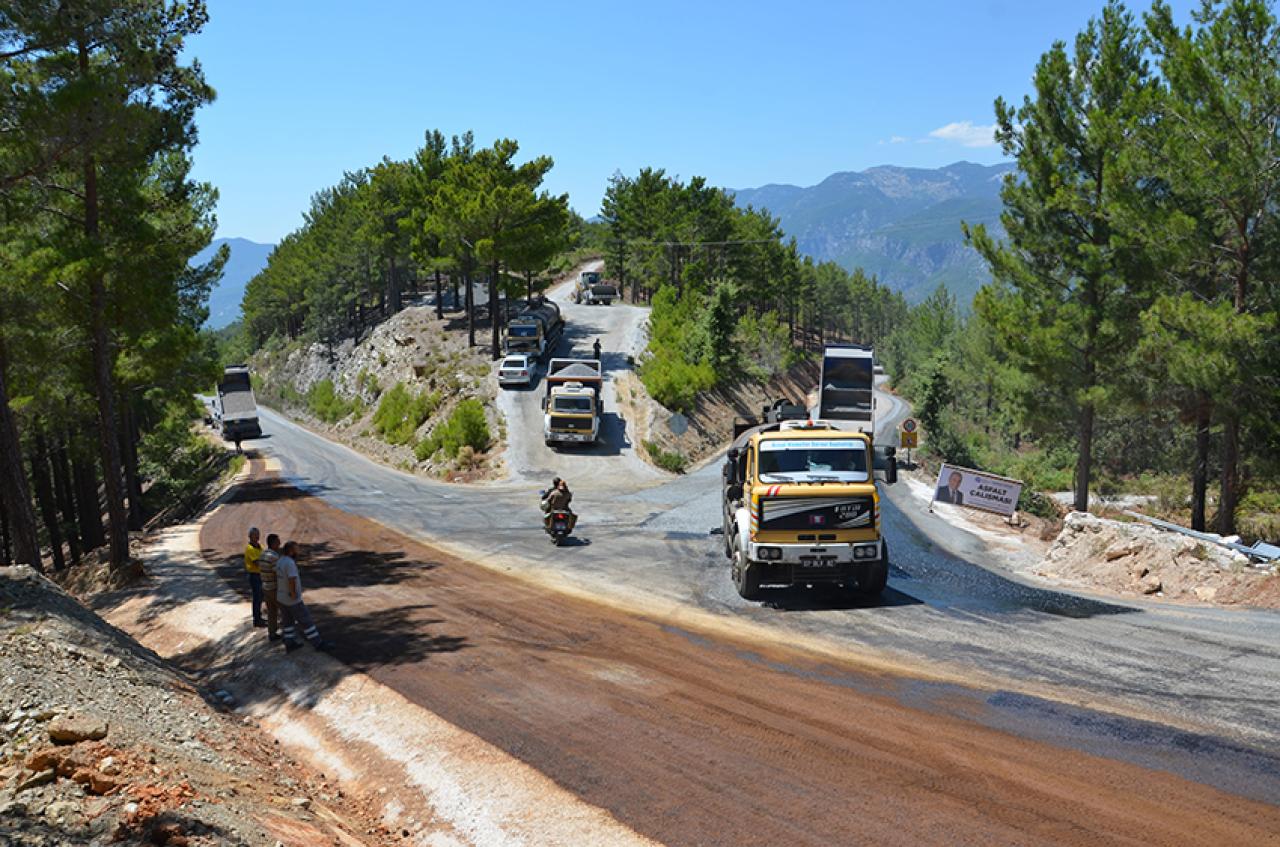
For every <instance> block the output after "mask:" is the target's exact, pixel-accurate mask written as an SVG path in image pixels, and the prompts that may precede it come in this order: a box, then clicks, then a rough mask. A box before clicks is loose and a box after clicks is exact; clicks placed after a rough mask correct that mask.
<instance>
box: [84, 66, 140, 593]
mask: <svg viewBox="0 0 1280 847" xmlns="http://www.w3.org/2000/svg"><path fill="white" fill-rule="evenodd" d="M78 52H79V56H78V58H79V66H80V67H79V69H80V77H81V79H85V78H87V77H88V76H89V50H88V47H87V46H86V44H85V42H84V41H81V42H80V44H79V51H78ZM84 234H85V236H87V238H88V240H89V243H90V244H92V245H94V246H95V247H100V244H99V242H100V240H101V233H100V228H99V208H98V165H97V161H96V160H95V159H94V156H93V154H92V152H90V153H89V155H87V156H85V159H84ZM100 261H101V253H100V251H99V254H98V255H96V256H94V259H93V264H92V265H91V266H90V268H89V300H90V318H89V320H90V330H91V332H90V343H91V346H92V348H93V383H94V389H95V391H96V392H97V395H98V447H99V449H100V450H101V451H102V473H103V476H104V480H105V482H104V485H103V488H104V490H105V491H106V495H107V532H108V536H109V540H110V542H111V567H113V568H120V567H124V566H125V565H126V564H128V562H129V532H128V516H127V514H126V513H125V506H124V490H123V487H122V485H121V482H122V480H123V471H122V469H121V462H120V445H119V443H118V442H117V439H116V437H115V436H116V409H115V390H114V387H113V384H112V371H113V370H114V369H115V356H114V354H113V353H112V351H111V340H110V338H109V336H108V333H107V314H108V304H107V283H106V278H105V276H104V274H103V270H102V268H101V267H100V266H98V264H97V263H98V262H100Z"/></svg>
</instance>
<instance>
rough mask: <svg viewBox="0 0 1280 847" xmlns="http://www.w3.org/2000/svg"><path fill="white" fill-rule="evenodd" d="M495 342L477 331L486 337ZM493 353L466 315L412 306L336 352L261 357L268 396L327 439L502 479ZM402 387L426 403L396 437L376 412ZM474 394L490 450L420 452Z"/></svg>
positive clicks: (298, 350) (321, 349)
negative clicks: (383, 428) (474, 342)
mask: <svg viewBox="0 0 1280 847" xmlns="http://www.w3.org/2000/svg"><path fill="white" fill-rule="evenodd" d="M485 338H487V336H485V335H483V334H482V333H480V332H479V329H477V339H478V340H484V339H485ZM488 350H489V348H488V347H487V346H484V345H482V346H479V347H468V345H467V328H466V318H465V316H463V315H461V313H455V314H452V315H449V314H446V316H445V318H444V319H443V320H441V319H437V318H436V314H435V308H434V307H433V306H410V307H408V308H406V309H404V310H402V311H401V312H399V313H398V314H396V315H394V316H393V317H391V318H389V319H388V320H386V321H384V322H383V323H381V324H379V325H378V326H377V327H376V328H375V329H374V330H373V331H372V332H370V333H369V335H368V336H366V337H365V338H363V339H361V340H360V341H359V342H356V341H354V340H352V339H347V340H345V341H343V342H342V343H341V344H339V345H337V346H336V347H335V348H334V349H333V350H332V351H330V350H329V348H327V347H326V346H324V345H322V344H311V345H307V346H303V347H292V348H286V349H285V350H283V351H277V352H270V351H264V352H261V353H259V354H258V355H257V356H256V357H255V358H254V361H253V368H254V372H255V374H256V375H257V377H258V379H259V380H260V386H259V388H258V389H257V391H258V395H259V400H260V401H262V402H263V403H265V404H266V405H268V406H270V407H272V408H274V409H277V410H279V411H281V412H283V413H285V414H287V415H288V416H289V417H291V418H294V419H296V420H298V421H300V422H302V423H304V424H306V425H307V426H308V427H310V428H311V429H314V430H316V431H318V432H321V433H323V434H324V435H325V437H327V438H330V439H332V440H334V441H338V442H341V443H343V444H346V445H347V446H349V447H352V448H354V449H356V450H358V451H360V452H362V453H364V454H366V455H368V456H370V457H372V458H374V459H377V460H378V461H380V462H383V463H384V464H388V465H391V466H393V467H396V468H399V469H401V470H406V471H410V472H417V473H422V474H424V475H427V476H433V477H445V478H455V477H462V478H467V479H481V478H487V477H490V476H494V475H496V472H497V468H496V464H497V462H496V459H495V457H496V456H498V455H500V453H501V445H502V442H503V440H504V438H505V427H504V425H503V423H502V420H501V416H500V415H498V414H497V412H496V410H495V409H494V406H493V400H494V396H495V394H496V388H497V387H496V384H495V382H494V378H493V370H494V365H493V362H492V361H491V360H490V358H489V354H488ZM397 386H402V387H403V390H404V391H405V392H407V394H408V395H409V398H411V399H413V400H417V401H418V402H420V403H421V406H420V411H418V412H411V413H410V414H412V415H413V422H412V423H411V424H410V425H409V427H408V429H407V430H406V431H404V432H402V433H400V434H399V435H398V436H396V435H393V436H388V435H387V434H386V433H382V432H379V431H378V428H377V426H376V425H375V420H374V415H375V413H376V412H377V410H378V407H379V405H380V403H381V402H382V400H383V397H384V395H386V394H387V393H388V392H390V391H393V390H395V389H396V387H397ZM330 398H332V399H330ZM468 398H476V399H478V400H479V401H480V402H481V403H482V404H483V405H484V407H485V415H486V419H487V422H488V425H489V433H490V435H491V437H492V438H491V446H490V448H489V449H488V450H486V451H483V452H481V453H478V454H472V453H470V452H468V453H466V454H465V455H464V456H461V457H457V458H455V457H448V456H444V455H443V454H440V455H436V456H427V457H423V458H421V459H420V458H419V457H418V456H417V455H415V452H414V448H415V446H416V445H417V444H418V443H419V441H421V440H422V439H423V438H425V437H426V436H427V435H428V434H429V433H431V432H432V431H433V430H434V429H435V428H436V427H437V426H439V425H441V424H442V423H443V422H444V421H446V420H448V418H449V415H450V414H451V413H452V412H453V410H454V409H456V408H457V405H458V403H460V402H462V401H463V400H466V399H468ZM423 413H425V415H424V414H423ZM419 417H421V420H419ZM397 442H398V443H397Z"/></svg>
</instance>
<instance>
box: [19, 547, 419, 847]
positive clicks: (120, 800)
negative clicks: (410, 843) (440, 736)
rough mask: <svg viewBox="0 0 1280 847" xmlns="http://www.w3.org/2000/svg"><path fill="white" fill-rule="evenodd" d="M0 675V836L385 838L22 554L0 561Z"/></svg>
mask: <svg viewBox="0 0 1280 847" xmlns="http://www.w3.org/2000/svg"><path fill="white" fill-rule="evenodd" d="M0 681H2V682H3V684H0V726H2V728H3V731H2V732H0V843H3V844H5V845H13V847H55V846H56V847H63V845H72V844H76V845H88V844H94V845H106V844H123V845H144V844H145V845H157V844H162V845H170V847H181V845H189V847H197V845H220V847H221V845H255V847H256V845H276V844H286V845H298V847H302V845H306V847H313V845H329V844H344V845H348V847H351V846H352V845H361V844H365V845H373V844H377V845H382V844H391V843H398V842H396V841H393V840H392V839H390V838H382V837H379V836H378V835H377V832H378V830H377V829H376V819H375V818H374V817H373V816H372V815H371V814H370V813H369V812H368V811H367V810H364V809H363V808H359V807H357V805H356V804H354V803H353V802H352V801H351V800H349V799H345V798H343V797H341V796H340V795H341V792H340V791H338V790H337V789H336V788H334V787H333V786H332V785H331V784H330V783H328V782H327V781H326V780H325V779H324V778H323V776H322V775H320V774H318V773H315V772H313V771H310V770H308V769H307V768H305V767H302V766H301V765H299V764H298V763H296V762H295V761H293V760H291V759H290V758H289V757H288V756H286V755H283V754H282V753H281V752H280V748H279V747H278V746H277V745H276V743H275V741H274V740H273V739H272V738H271V737H270V736H269V735H267V734H266V733H265V732H263V731H261V730H259V729H258V727H257V725H256V723H255V722H254V721H252V720H250V719H242V718H240V717H237V716H235V715H233V714H231V713H229V711H228V709H229V708H230V707H231V706H234V705H235V704H234V701H233V700H232V699H231V698H230V695H227V694H226V692H222V691H217V690H204V689H201V688H199V687H197V686H195V685H193V684H192V683H191V682H190V681H189V680H188V678H187V677H185V676H184V675H182V674H180V673H178V672H176V671H174V670H173V669H172V668H170V667H169V666H168V665H166V664H165V663H164V662H162V661H161V660H160V659H159V658H158V657H157V656H156V655H155V654H154V653H152V652H151V651H149V650H146V649H145V648H143V647H141V646H140V645H139V644H138V643H137V642H136V641H134V640H133V639H132V638H130V637H128V636H127V635H125V634H124V633H122V632H121V631H119V630H117V629H115V628H113V627H111V626H110V625H108V624H106V623H105V622H104V621H103V620H102V619H101V618H99V617H98V616H97V615H95V614H93V613H92V612H90V611H88V610H87V609H85V608H84V607H83V606H81V605H80V604H79V603H78V602H77V601H76V600H75V599H73V598H72V597H71V596H70V595H68V594H65V593H64V592H63V591H62V590H61V589H59V588H58V587H57V586H55V585H54V584H53V583H52V582H49V581H48V580H46V579H44V578H43V577H41V576H40V575H38V574H37V573H36V572H35V571H33V570H31V569H30V568H27V567H15V568H0ZM370 831H372V832H373V833H374V835H373V836H372V837H370V835H369V834H368V833H369V832H370Z"/></svg>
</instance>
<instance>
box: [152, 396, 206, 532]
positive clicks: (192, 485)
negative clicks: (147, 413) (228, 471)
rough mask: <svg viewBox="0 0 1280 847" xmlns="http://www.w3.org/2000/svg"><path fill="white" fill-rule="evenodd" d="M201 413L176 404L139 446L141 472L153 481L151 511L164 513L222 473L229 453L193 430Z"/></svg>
mask: <svg viewBox="0 0 1280 847" xmlns="http://www.w3.org/2000/svg"><path fill="white" fill-rule="evenodd" d="M199 413H200V410H199V408H198V407H197V406H195V405H194V400H193V401H192V402H191V403H188V402H186V401H185V400H183V401H175V402H174V403H172V404H171V405H170V406H169V407H168V408H167V409H165V411H164V417H163V418H161V420H160V422H159V423H158V424H157V425H156V426H154V427H152V428H151V429H149V430H147V431H146V432H145V433H144V434H143V436H142V439H141V441H139V443H138V471H139V473H141V475H142V476H143V477H144V478H145V479H147V480H148V481H149V482H150V485H149V486H148V487H147V490H146V494H145V495H144V499H145V500H146V504H147V506H148V507H149V508H150V509H154V510H156V511H160V510H163V509H165V508H167V507H169V506H171V505H173V504H175V503H179V502H182V501H183V500H185V499H186V498H188V497H190V496H192V495H193V494H195V493H196V492H198V491H199V490H200V489H201V488H203V487H204V486H205V485H207V484H209V483H210V482H212V481H213V480H214V478H216V477H217V476H218V474H219V473H221V471H222V468H223V467H225V462H224V461H222V460H224V459H225V458H226V452H225V451H224V450H223V449H222V448H220V447H218V446H217V445H216V444H214V443H212V442H210V441H209V440H208V439H205V438H201V437H200V436H199V435H197V434H196V433H195V432H194V431H193V430H192V429H191V422H192V421H193V420H194V419H195V418H196V417H197V416H198V415H199Z"/></svg>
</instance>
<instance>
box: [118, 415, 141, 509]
mask: <svg viewBox="0 0 1280 847" xmlns="http://www.w3.org/2000/svg"><path fill="white" fill-rule="evenodd" d="M120 418H121V421H120V450H121V454H122V455H123V457H124V483H125V489H126V491H127V492H128V495H129V529H130V530H132V531H133V532H141V531H142V527H143V525H144V524H145V523H146V513H145V511H144V510H143V507H142V481H141V479H140V478H139V477H138V427H137V424H136V422H135V421H134V419H133V407H132V406H131V405H130V404H129V401H128V399H127V398H126V399H125V400H124V402H122V403H121V404H120Z"/></svg>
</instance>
